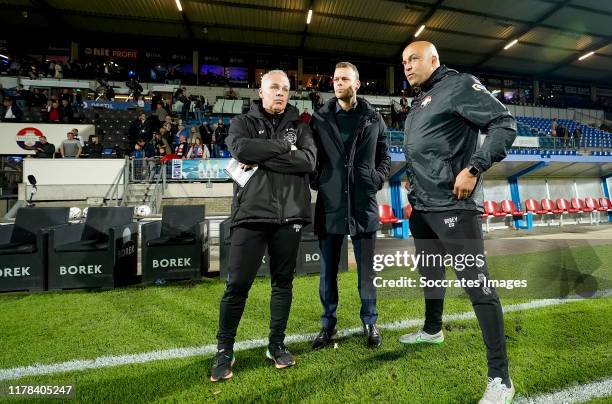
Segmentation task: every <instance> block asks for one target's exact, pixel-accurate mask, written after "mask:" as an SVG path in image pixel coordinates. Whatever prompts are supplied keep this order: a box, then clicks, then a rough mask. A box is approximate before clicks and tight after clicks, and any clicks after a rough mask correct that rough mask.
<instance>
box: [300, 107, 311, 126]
mask: <svg viewBox="0 0 612 404" xmlns="http://www.w3.org/2000/svg"><path fill="white" fill-rule="evenodd" d="M311 119H312V115H310V113H309V112H308V108H304V112H302V114H301V115H300V121H302V122H304V123H305V124H306V125H308V124H309V123H310V120H311Z"/></svg>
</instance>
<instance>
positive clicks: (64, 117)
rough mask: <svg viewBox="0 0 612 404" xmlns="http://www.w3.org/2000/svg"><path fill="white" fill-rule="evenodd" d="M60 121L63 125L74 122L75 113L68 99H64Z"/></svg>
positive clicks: (60, 111)
mask: <svg viewBox="0 0 612 404" xmlns="http://www.w3.org/2000/svg"><path fill="white" fill-rule="evenodd" d="M59 120H60V122H62V123H73V122H74V111H72V107H71V106H70V102H69V101H68V100H66V99H62V105H60V107H59Z"/></svg>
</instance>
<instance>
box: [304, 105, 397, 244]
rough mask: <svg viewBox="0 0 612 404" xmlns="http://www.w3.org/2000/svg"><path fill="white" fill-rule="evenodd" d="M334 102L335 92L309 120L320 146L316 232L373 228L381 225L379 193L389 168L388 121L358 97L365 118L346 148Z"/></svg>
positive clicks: (370, 229) (339, 232)
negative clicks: (377, 197) (386, 123)
mask: <svg viewBox="0 0 612 404" xmlns="http://www.w3.org/2000/svg"><path fill="white" fill-rule="evenodd" d="M336 102H337V98H335V97H333V98H332V99H330V100H329V101H327V102H326V103H325V104H324V105H323V106H322V107H321V108H320V109H319V110H318V111H316V112H315V113H314V115H313V118H312V120H311V122H310V124H311V126H312V128H313V135H314V137H315V143H316V145H317V150H318V161H317V172H316V176H314V178H313V181H312V184H311V185H312V187H313V188H314V189H317V190H318V193H317V205H316V209H315V231H316V232H317V233H332V234H351V235H356V234H360V233H367V232H373V231H376V230H378V229H379V227H380V224H379V218H378V203H377V201H376V192H377V191H379V190H380V189H382V187H383V184H384V182H385V179H386V177H387V175H389V170H390V168H391V158H390V156H389V154H388V153H387V144H386V142H385V140H386V135H385V130H386V127H385V123H384V122H383V120H382V117H381V116H380V114H379V113H378V112H376V111H375V110H374V109H373V108H372V106H371V105H370V103H368V102H367V101H366V100H364V99H363V98H358V102H359V104H360V106H359V107H360V111H361V117H360V120H359V123H358V124H357V127H356V129H355V133H356V136H355V137H354V139H353V143H352V146H351V149H350V150H349V151H348V153H347V151H346V150H345V146H344V143H343V141H342V136H341V134H340V131H339V129H338V125H337V124H336V116H335V115H336Z"/></svg>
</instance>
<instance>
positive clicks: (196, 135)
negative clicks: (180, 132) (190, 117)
mask: <svg viewBox="0 0 612 404" xmlns="http://www.w3.org/2000/svg"><path fill="white" fill-rule="evenodd" d="M196 139H200V140H201V139H202V138H201V137H200V132H199V131H198V127H197V126H195V125H194V126H192V127H191V129H190V130H189V136H188V137H187V141H188V142H189V144H194V143H195V140H196Z"/></svg>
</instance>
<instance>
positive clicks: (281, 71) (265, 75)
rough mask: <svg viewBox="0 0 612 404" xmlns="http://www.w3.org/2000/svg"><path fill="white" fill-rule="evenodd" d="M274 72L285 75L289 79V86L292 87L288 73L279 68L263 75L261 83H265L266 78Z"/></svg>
mask: <svg viewBox="0 0 612 404" xmlns="http://www.w3.org/2000/svg"><path fill="white" fill-rule="evenodd" d="M273 74H280V75H281V76H283V77H285V78H286V79H287V82H288V83H289V88H291V81H289V76H287V73H285V72H284V71H283V70H278V69H277V70H270V71H269V72H268V73H266V74H264V75H263V76H261V84H262V85H263V82H264V80H267V79H268V78H269V77H270V76H271V75H273Z"/></svg>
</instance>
